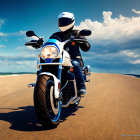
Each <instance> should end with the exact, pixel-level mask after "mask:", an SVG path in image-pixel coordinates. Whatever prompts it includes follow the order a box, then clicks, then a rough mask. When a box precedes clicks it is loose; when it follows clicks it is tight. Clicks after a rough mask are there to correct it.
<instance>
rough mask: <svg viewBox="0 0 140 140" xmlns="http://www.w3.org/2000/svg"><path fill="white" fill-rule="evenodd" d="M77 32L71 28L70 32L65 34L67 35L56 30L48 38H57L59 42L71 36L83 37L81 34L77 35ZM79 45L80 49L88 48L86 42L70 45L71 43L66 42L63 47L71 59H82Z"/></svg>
mask: <svg viewBox="0 0 140 140" xmlns="http://www.w3.org/2000/svg"><path fill="white" fill-rule="evenodd" d="M78 33H79V31H78V30H73V31H72V32H71V33H70V34H67V35H66V34H65V33H63V32H56V33H54V34H53V35H52V36H51V37H50V39H57V40H59V41H61V42H64V41H66V40H67V39H70V38H71V37H72V36H73V37H74V38H79V37H80V38H83V39H85V38H84V37H83V36H78ZM79 47H80V48H81V50H82V51H84V52H87V51H88V50H89V49H90V44H89V43H88V42H84V43H78V44H75V45H72V44H71V43H67V44H66V45H65V46H64V49H65V50H66V51H67V52H68V53H69V54H70V57H71V59H79V60H82V57H81V53H80V49H79Z"/></svg>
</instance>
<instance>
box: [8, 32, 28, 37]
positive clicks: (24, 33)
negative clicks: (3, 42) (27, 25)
mask: <svg viewBox="0 0 140 140" xmlns="http://www.w3.org/2000/svg"><path fill="white" fill-rule="evenodd" d="M7 35H8V36H25V35H26V31H18V32H14V33H7Z"/></svg>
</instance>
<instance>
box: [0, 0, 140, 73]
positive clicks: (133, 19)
mask: <svg viewBox="0 0 140 140" xmlns="http://www.w3.org/2000/svg"><path fill="white" fill-rule="evenodd" d="M61 12H72V13H73V14H74V15H75V29H79V30H82V29H90V30H91V31H92V35H91V36H90V37H88V38H87V39H88V40H89V42H90V44H91V49H90V51H89V52H82V51H81V52H82V56H83V59H84V62H85V65H86V64H88V65H91V67H92V71H93V72H96V73H121V74H130V73H131V74H140V0H123V1H122V0H86V1H85V0H71V1H66V0H59V1H58V0H0V72H35V71H36V70H37V67H36V63H37V57H38V54H39V52H40V49H38V50H36V49H33V48H31V47H26V46H24V43H25V42H27V41H29V40H30V39H29V38H27V37H26V36H25V33H26V31H28V30H34V31H35V33H36V34H37V35H38V36H40V37H44V39H45V41H47V40H48V39H49V37H50V36H51V35H52V34H53V33H54V32H57V31H59V28H58V25H57V21H58V19H57V18H58V15H59V14H60V13H61Z"/></svg>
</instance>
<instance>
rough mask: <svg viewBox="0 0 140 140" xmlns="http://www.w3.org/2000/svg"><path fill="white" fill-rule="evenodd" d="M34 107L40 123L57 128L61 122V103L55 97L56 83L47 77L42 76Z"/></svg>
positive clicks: (38, 83) (36, 87) (35, 95)
mask: <svg viewBox="0 0 140 140" xmlns="http://www.w3.org/2000/svg"><path fill="white" fill-rule="evenodd" d="M34 106H35V111H36V114H37V118H38V120H39V122H40V123H41V124H42V125H43V126H45V127H48V128H54V127H56V126H57V125H58V124H59V122H60V113H61V102H60V101H58V100H56V99H55V96H54V81H53V79H51V78H50V77H48V76H46V75H40V76H39V78H38V80H37V83H36V86H35V90H34Z"/></svg>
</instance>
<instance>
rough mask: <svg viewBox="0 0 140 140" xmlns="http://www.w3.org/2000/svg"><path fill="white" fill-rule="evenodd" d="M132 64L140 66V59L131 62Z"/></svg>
mask: <svg viewBox="0 0 140 140" xmlns="http://www.w3.org/2000/svg"><path fill="white" fill-rule="evenodd" d="M130 63H131V64H140V59H138V60H134V61H130Z"/></svg>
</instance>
